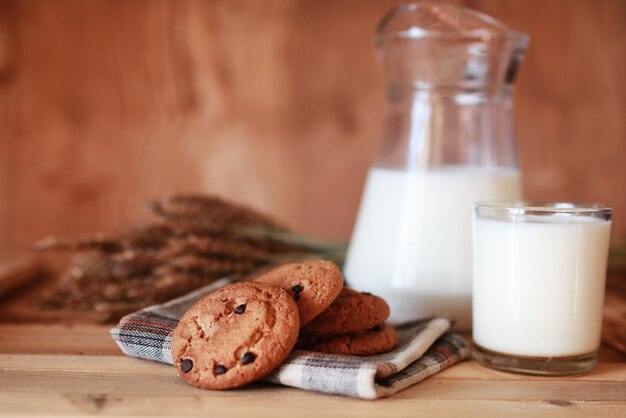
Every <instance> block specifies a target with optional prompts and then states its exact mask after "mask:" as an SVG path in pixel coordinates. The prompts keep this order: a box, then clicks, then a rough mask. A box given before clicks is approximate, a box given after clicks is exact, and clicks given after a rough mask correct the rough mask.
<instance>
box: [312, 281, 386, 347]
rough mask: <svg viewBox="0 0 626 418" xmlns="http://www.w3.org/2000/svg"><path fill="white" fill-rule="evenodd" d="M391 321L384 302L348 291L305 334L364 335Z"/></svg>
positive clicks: (343, 291) (364, 294)
mask: <svg viewBox="0 0 626 418" xmlns="http://www.w3.org/2000/svg"><path fill="white" fill-rule="evenodd" d="M388 317H389V305H387V302H385V301H384V300H383V299H382V298H379V297H378V296H374V295H372V294H370V293H360V292H357V291H356V290H352V289H349V288H347V287H346V288H344V289H343V290H342V291H341V293H340V294H339V296H338V297H337V299H335V300H334V301H333V303H332V304H331V305H330V306H329V307H328V309H326V310H325V311H324V312H322V313H321V314H320V315H319V316H317V317H316V318H315V319H314V320H313V321H311V323H309V324H308V325H307V326H305V327H304V328H302V334H305V335H317V336H321V335H327V334H352V333H356V332H363V331H367V330H368V329H370V328H372V327H373V326H375V325H377V324H381V323H383V322H384V321H385V319H387V318H388Z"/></svg>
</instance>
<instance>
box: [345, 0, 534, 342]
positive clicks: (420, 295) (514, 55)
mask: <svg viewBox="0 0 626 418" xmlns="http://www.w3.org/2000/svg"><path fill="white" fill-rule="evenodd" d="M375 43H376V46H377V48H378V52H379V56H380V59H381V64H382V69H383V74H384V76H385V84H386V90H387V106H386V116H385V122H384V126H383V132H382V138H381V145H380V150H379V152H378V155H377V158H376V160H375V161H374V163H373V165H372V167H371V168H370V170H369V174H368V177H367V181H366V183H365V189H364V192H363V197H362V200H361V206H360V209H359V214H358V217H357V219H356V223H355V226H354V230H353V233H352V239H351V241H350V246H349V249H348V254H347V257H346V262H345V265H344V273H345V277H346V280H347V282H348V284H350V285H351V286H352V287H355V288H357V289H359V290H364V291H365V290H367V291H372V292H375V293H377V294H380V295H381V296H383V297H384V298H385V299H386V300H387V301H388V302H389V305H390V308H391V316H390V322H392V323H400V322H405V321H410V320H414V319H419V318H424V317H428V316H434V315H438V316H446V317H448V318H451V319H453V320H454V321H455V322H456V326H457V329H466V330H467V329H469V328H470V327H471V317H472V315H471V298H472V216H471V209H472V204H473V203H474V202H476V201H479V200H487V199H513V200H515V199H520V198H521V197H522V196H521V176H520V170H519V168H518V162H517V153H516V143H515V131H514V124H513V116H512V109H513V105H512V94H513V81H514V79H515V74H516V72H517V69H518V67H519V64H520V62H521V59H522V56H523V54H524V51H525V48H526V45H527V43H528V38H527V36H526V35H524V34H520V33H516V32H513V31H512V30H510V29H509V28H507V27H506V26H505V25H503V24H502V23H500V22H498V21H496V20H494V19H493V18H491V17H489V16H486V15H484V14H481V13H478V12H476V11H473V10H470V9H466V8H461V7H457V6H453V5H447V4H432V3H421V4H399V5H397V6H395V7H394V8H392V9H391V10H390V11H389V13H388V14H387V15H386V16H385V17H384V18H383V19H382V21H381V22H380V24H379V26H378V29H377V31H376V35H375Z"/></svg>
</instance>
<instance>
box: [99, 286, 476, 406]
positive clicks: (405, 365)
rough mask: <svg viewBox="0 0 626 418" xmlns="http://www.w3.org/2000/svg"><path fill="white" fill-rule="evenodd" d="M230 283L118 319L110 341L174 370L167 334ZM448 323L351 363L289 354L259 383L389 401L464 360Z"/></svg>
mask: <svg viewBox="0 0 626 418" xmlns="http://www.w3.org/2000/svg"><path fill="white" fill-rule="evenodd" d="M232 282H233V281H232V280H230V279H222V280H219V281H217V282H215V283H212V284H210V285H208V286H205V287H203V288H200V289H197V290H195V291H193V292H191V293H188V294H187V295H184V296H181V297H179V298H176V299H173V300H171V301H169V302H166V303H163V304H161V305H154V306H150V307H148V308H145V309H142V310H141V311H138V312H135V313H131V314H129V315H127V316H125V317H124V318H122V319H121V320H120V322H119V324H118V325H117V326H116V327H115V328H113V329H111V336H112V337H113V339H114V340H115V342H116V343H117V345H119V346H120V348H121V349H122V351H123V352H124V353H125V354H127V355H129V356H133V357H139V358H142V359H146V360H153V361H160V362H162V363H168V364H173V361H172V354H171V348H172V333H173V330H174V328H175V327H176V324H177V323H178V319H179V318H180V317H181V316H182V315H183V314H184V313H185V311H187V309H189V307H190V306H191V305H192V304H193V303H194V302H196V301H197V300H198V299H200V298H202V297H203V296H205V295H207V294H209V293H211V292H212V291H214V290H216V289H218V288H220V287H223V286H226V285H228V284H230V283H232ZM449 328H450V321H448V320H447V319H444V318H431V319H425V320H422V321H416V322H412V323H408V324H404V325H402V326H399V327H396V330H397V331H398V337H399V339H400V342H399V344H398V347H396V349H395V350H393V351H391V352H388V353H385V354H379V355H374V356H367V357H356V356H346V355H336V354H323V353H317V352H312V351H304V350H293V352H292V353H291V355H290V356H289V357H288V358H287V360H285V362H284V363H283V364H282V365H281V366H280V367H278V368H277V369H276V370H274V371H273V372H271V373H270V374H269V375H268V376H266V377H265V378H264V379H263V380H265V381H267V382H271V383H278V384H282V385H287V386H294V387H297V388H302V389H306V390H312V391H317V392H324V393H332V394H337V395H344V396H353V397H358V398H364V399H376V398H382V397H386V396H391V395H393V394H394V393H397V392H399V391H401V390H402V389H405V388H407V387H409V386H411V385H414V384H415V383H418V382H420V381H422V380H424V379H426V378H427V377H429V376H432V375H433V374H435V373H437V372H439V371H441V370H443V369H445V368H447V367H450V366H452V365H453V364H456V363H458V362H460V361H462V360H464V359H466V358H467V357H468V356H469V346H468V344H467V342H466V341H465V340H464V339H463V338H462V337H461V336H459V335H457V334H453V333H448V332H446V331H448V329H449Z"/></svg>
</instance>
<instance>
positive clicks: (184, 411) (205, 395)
mask: <svg viewBox="0 0 626 418" xmlns="http://www.w3.org/2000/svg"><path fill="white" fill-rule="evenodd" d="M107 331H108V330H107V328H106V327H104V326H98V325H92V326H81V327H62V326H53V327H46V326H41V325H22V326H7V325H0V416H7V417H9V416H10V417H13V416H33V417H39V416H50V415H54V416H68V415H72V416H95V415H98V416H164V417H165V416H203V417H223V416H251V414H252V411H254V414H253V415H254V416H255V417H257V418H263V417H292V416H293V414H294V411H298V416H302V417H319V416H328V417H361V418H367V417H381V416H385V417H404V416H406V417H414V416H415V414H416V411H420V414H422V415H424V416H429V417H449V416H456V415H458V414H459V413H461V414H463V416H467V417H468V418H469V417H502V416H505V415H506V416H533V417H534V416H537V417H548V416H550V417H560V416H566V417H579V416H580V417H583V416H584V417H593V416H623V415H624V414H625V413H626V391H624V390H623V388H624V387H625V386H626V363H625V362H624V361H623V360H621V361H611V360H606V359H605V360H602V361H601V363H600V365H599V366H598V367H597V368H596V369H595V370H594V371H593V372H592V373H590V374H588V375H585V376H577V377H557V378H554V377H553V378H539V377H532V376H523V375H515V374H509V373H503V372H498V371H495V370H489V369H485V368H483V367H481V366H478V365H477V364H476V363H474V362H471V361H467V362H464V363H461V364H459V365H456V366H454V367H451V368H449V369H447V370H445V371H443V372H441V373H439V374H436V375H435V376H432V377H430V378H429V379H427V380H425V381H423V382H421V383H419V384H417V385H415V386H413V387H411V388H409V389H407V390H405V391H402V392H400V393H398V394H397V395H395V396H393V397H391V398H388V399H382V400H378V401H374V402H372V401H362V400H356V399H349V398H344V397H339V396H330V395H323V394H317V393H311V392H306V391H303V390H298V389H293V388H287V387H281V386H272V385H267V384H262V383H257V384H253V385H250V386H248V387H246V388H243V389H238V390H232V391H205V390H200V389H196V388H193V387H191V386H189V385H187V384H186V383H185V382H184V381H183V380H182V379H180V378H179V377H178V375H177V373H176V371H175V370H174V368H172V367H171V366H167V365H164V364H158V363H153V362H149V361H143V360H138V359H134V358H130V357H126V356H123V355H121V353H120V352H119V350H116V349H115V347H114V344H113V343H112V340H111V339H110V337H109V336H108V332H107ZM46 341H49V342H46ZM79 352H80V353H83V355H77V353H79ZM601 357H602V356H601Z"/></svg>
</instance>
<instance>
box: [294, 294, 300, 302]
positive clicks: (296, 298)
mask: <svg viewBox="0 0 626 418" xmlns="http://www.w3.org/2000/svg"><path fill="white" fill-rule="evenodd" d="M293 300H295V301H296V302H297V301H299V300H300V294H299V293H294V294H293Z"/></svg>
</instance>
